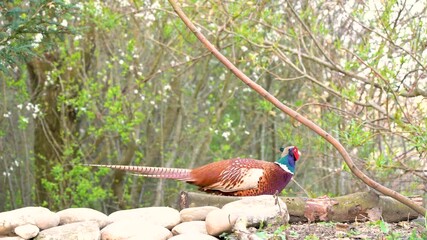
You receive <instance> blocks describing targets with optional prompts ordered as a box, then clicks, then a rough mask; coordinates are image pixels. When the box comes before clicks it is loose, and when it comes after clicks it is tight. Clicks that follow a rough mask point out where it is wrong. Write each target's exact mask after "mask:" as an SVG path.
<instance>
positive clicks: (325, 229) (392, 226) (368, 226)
mask: <svg viewBox="0 0 427 240" xmlns="http://www.w3.org/2000/svg"><path fill="white" fill-rule="evenodd" d="M426 231H427V229H426V226H424V225H423V223H416V222H400V223H384V222H381V221H378V222H367V223H350V224H342V223H313V224H307V223H306V224H292V225H290V226H289V227H288V228H287V229H286V230H285V232H286V237H287V238H286V239H288V240H291V239H292V240H293V239H411V240H415V239H427V232H426Z"/></svg>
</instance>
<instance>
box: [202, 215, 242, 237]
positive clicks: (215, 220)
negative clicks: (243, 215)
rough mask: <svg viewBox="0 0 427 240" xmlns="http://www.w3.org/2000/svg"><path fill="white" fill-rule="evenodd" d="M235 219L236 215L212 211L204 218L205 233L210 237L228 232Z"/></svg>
mask: <svg viewBox="0 0 427 240" xmlns="http://www.w3.org/2000/svg"><path fill="white" fill-rule="evenodd" d="M236 219H237V215H235V214H232V213H228V212H227V211H224V210H222V209H217V210H213V211H211V212H209V213H208V215H207V216H206V231H207V232H208V234H209V235H212V236H219V235H220V234H221V233H224V232H230V231H231V229H232V228H233V226H234V223H235V222H236Z"/></svg>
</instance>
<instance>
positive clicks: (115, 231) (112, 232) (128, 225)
mask: <svg viewBox="0 0 427 240" xmlns="http://www.w3.org/2000/svg"><path fill="white" fill-rule="evenodd" d="M170 237H172V233H171V232H170V231H169V230H168V229H167V228H165V227H162V226H160V225H155V224H152V223H150V222H148V221H146V220H142V219H128V220H119V221H115V222H113V223H111V224H109V225H107V226H106V227H105V228H104V229H102V230H101V239H102V240H111V239H114V240H124V239H135V240H136V239H144V240H166V239H168V238H170Z"/></svg>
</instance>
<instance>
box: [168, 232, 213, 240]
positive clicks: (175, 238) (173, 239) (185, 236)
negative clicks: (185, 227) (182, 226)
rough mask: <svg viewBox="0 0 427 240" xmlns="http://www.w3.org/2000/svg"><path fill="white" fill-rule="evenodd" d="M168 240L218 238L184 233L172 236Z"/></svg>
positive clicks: (207, 239) (208, 239)
mask: <svg viewBox="0 0 427 240" xmlns="http://www.w3.org/2000/svg"><path fill="white" fill-rule="evenodd" d="M169 240H218V238H216V237H213V236H210V235H207V234H203V233H184V234H180V235H176V236H173V237H171V238H169Z"/></svg>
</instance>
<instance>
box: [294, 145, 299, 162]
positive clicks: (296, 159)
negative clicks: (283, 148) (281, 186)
mask: <svg viewBox="0 0 427 240" xmlns="http://www.w3.org/2000/svg"><path fill="white" fill-rule="evenodd" d="M292 153H293V154H294V157H295V161H298V159H299V155H300V154H299V151H298V148H297V147H294V148H293V149H292Z"/></svg>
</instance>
